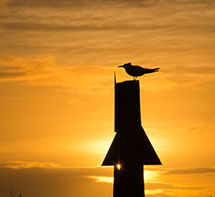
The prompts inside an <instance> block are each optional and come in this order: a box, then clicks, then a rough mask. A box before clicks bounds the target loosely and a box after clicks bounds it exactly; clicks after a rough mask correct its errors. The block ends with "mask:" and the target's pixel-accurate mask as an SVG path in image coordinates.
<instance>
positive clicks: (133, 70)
mask: <svg viewBox="0 0 215 197" xmlns="http://www.w3.org/2000/svg"><path fill="white" fill-rule="evenodd" d="M118 67H123V68H124V69H125V71H126V72H127V73H128V74H129V75H131V76H133V77H134V78H133V79H134V80H135V79H137V77H139V76H142V75H144V74H148V73H153V72H157V71H159V69H160V68H153V69H149V68H142V67H140V66H132V65H131V63H127V64H124V65H122V66H118Z"/></svg>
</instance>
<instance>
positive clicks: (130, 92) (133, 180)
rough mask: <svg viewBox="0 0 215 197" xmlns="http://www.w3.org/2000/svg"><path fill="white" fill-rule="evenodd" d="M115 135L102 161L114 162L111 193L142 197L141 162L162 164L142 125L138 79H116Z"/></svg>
mask: <svg viewBox="0 0 215 197" xmlns="http://www.w3.org/2000/svg"><path fill="white" fill-rule="evenodd" d="M115 132H116V135H115V138H114V140H113V142H112V144H111V146H110V148H109V151H108V153H107V155H106V157H105V159H104V161H103V163H102V166H114V191H113V196H114V197H145V193H144V177H143V174H144V173H143V170H144V168H143V166H144V165H161V161H160V159H159V158H158V156H157V154H156V152H155V150H154V148H153V146H152V145H151V143H150V141H149V139H148V137H147V135H146V133H145V131H144V129H143V128H142V126H141V115H140V88H139V81H136V80H135V81H124V82H121V83H116V81H115Z"/></svg>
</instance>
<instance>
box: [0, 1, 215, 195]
mask: <svg viewBox="0 0 215 197" xmlns="http://www.w3.org/2000/svg"><path fill="white" fill-rule="evenodd" d="M127 62H132V63H133V64H136V65H141V66H144V67H149V68H154V67H160V68H161V69H160V71H159V72H158V73H154V74H152V75H148V76H144V77H141V78H140V86H141V113H142V114H141V115H142V125H143V127H144V129H145V131H146V133H147V135H148V137H149V138H150V140H151V142H152V144H153V146H154V148H155V150H156V152H157V153H158V155H159V157H160V159H161V161H162V163H163V165H162V166H154V167H152V166H147V167H145V168H146V180H145V181H146V194H147V196H148V197H157V196H159V197H178V196H185V197H207V196H214V195H215V145H214V139H215V132H214V131H215V115H214V114H215V107H214V100H215V1H214V0H189V1H188V0H133V1H130V0H115V1H114V0H103V1H101V0H85V1H78V0H37V1H35V0H0V109H1V114H0V117H1V118H0V192H3V195H5V196H7V193H8V192H9V191H10V189H11V188H12V187H14V188H15V189H16V191H17V192H21V193H22V194H23V197H27V196H29V197H30V196H31V197H42V196H43V197H44V196H46V197H49V196H51V195H52V196H55V197H73V196H75V197H92V196H93V197H101V196H102V197H110V196H111V195H112V189H113V188H112V181H113V180H112V173H113V169H112V168H103V167H98V166H100V165H101V163H102V161H103V159H104V157H105V155H106V153H107V151H108V148H109V146H110V144H111V142H112V140H113V137H114V100H113V92H114V89H113V73H114V71H115V72H116V73H117V80H118V81H123V80H128V79H132V78H131V77H130V76H127V75H126V74H125V72H124V70H123V69H119V68H117V66H118V65H122V64H124V63H127Z"/></svg>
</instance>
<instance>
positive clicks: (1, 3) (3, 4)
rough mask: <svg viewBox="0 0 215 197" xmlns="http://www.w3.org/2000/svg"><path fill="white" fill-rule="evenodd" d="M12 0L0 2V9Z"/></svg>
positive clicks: (1, 0) (0, 0)
mask: <svg viewBox="0 0 215 197" xmlns="http://www.w3.org/2000/svg"><path fill="white" fill-rule="evenodd" d="M12 1H13V0H0V7H1V6H6V5H8V3H10V2H12Z"/></svg>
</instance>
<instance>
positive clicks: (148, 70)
mask: <svg viewBox="0 0 215 197" xmlns="http://www.w3.org/2000/svg"><path fill="white" fill-rule="evenodd" d="M159 69H160V68H151V69H150V68H148V69H146V70H145V73H146V74H147V73H153V72H157V71H159Z"/></svg>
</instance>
